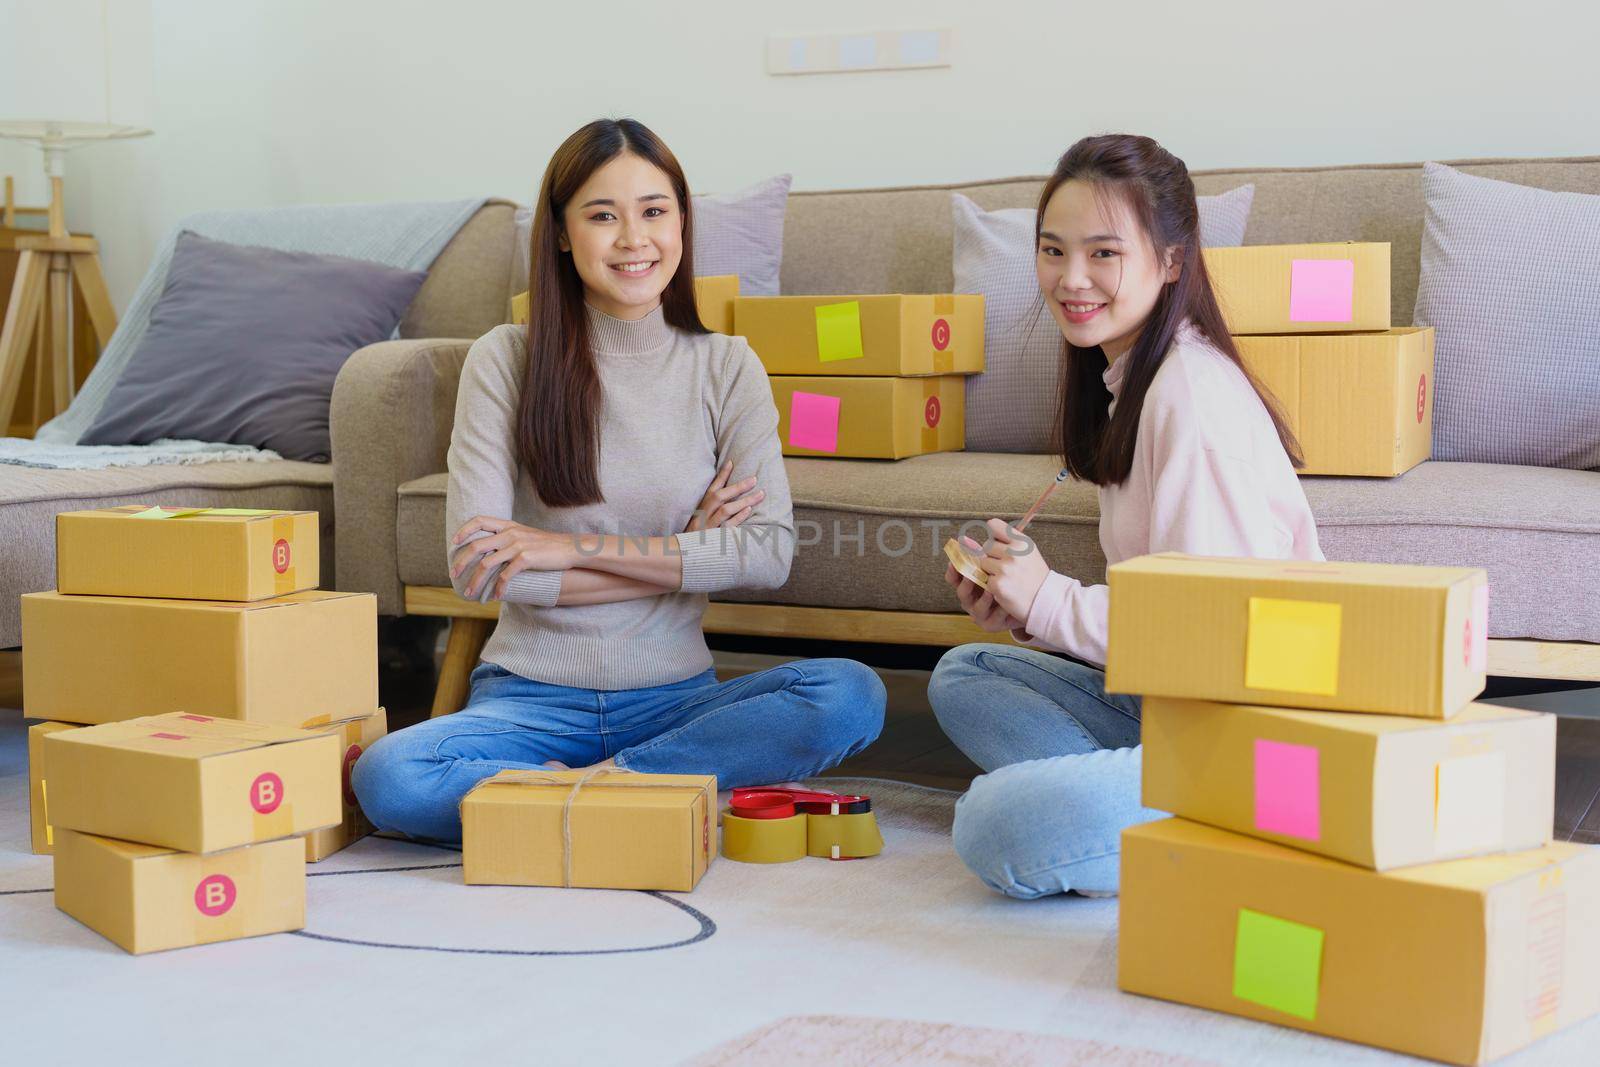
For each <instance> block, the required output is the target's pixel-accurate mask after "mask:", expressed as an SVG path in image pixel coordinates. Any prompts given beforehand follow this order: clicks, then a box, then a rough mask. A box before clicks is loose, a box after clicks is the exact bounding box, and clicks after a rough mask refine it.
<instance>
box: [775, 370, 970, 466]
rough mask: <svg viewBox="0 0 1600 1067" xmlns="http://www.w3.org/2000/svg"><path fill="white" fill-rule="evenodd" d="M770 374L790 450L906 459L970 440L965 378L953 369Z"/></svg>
mask: <svg viewBox="0 0 1600 1067" xmlns="http://www.w3.org/2000/svg"><path fill="white" fill-rule="evenodd" d="M768 381H769V382H770V383H771V385H772V400H773V403H774V404H775V405H777V408H778V439H779V440H780V441H781V442H782V444H783V454H784V455H786V456H849V457H854V458H858V459H903V458H905V457H907V456H920V455H924V454H926V453H929V452H957V451H960V450H961V449H962V448H963V447H964V446H965V444H966V421H965V413H966V395H967V394H966V384H965V382H964V381H963V379H961V378H959V377H956V376H955V375H940V376H937V377H930V378H827V377H800V376H793V377H790V376H781V375H779V376H773V377H771V378H769V379H768Z"/></svg>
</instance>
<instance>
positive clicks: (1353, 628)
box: [1106, 553, 1489, 719]
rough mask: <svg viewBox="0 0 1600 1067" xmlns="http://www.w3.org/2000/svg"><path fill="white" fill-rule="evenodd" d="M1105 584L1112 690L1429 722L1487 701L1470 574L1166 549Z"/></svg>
mask: <svg viewBox="0 0 1600 1067" xmlns="http://www.w3.org/2000/svg"><path fill="white" fill-rule="evenodd" d="M1107 581H1108V584H1109V585H1110V589H1111V607H1110V620H1109V646H1108V652H1107V662H1106V688H1107V690H1108V691H1110V692H1114V693H1137V694H1140V695H1142V696H1167V697H1189V698H1193V699H1198V700H1221V701H1233V702H1238V703H1247V704H1267V705H1281V706H1285V707H1295V708H1318V709H1324V710H1330V711H1362V712H1372V713H1377V714H1387V715H1409V716H1414V717H1418V718H1427V719H1447V718H1449V717H1450V716H1452V715H1454V714H1455V713H1456V712H1458V711H1460V710H1461V709H1462V708H1463V707H1465V706H1466V705H1467V703H1468V702H1469V701H1471V700H1472V699H1473V698H1474V697H1476V696H1477V695H1478V694H1479V693H1481V692H1483V687H1484V683H1485V680H1486V670H1487V665H1488V612H1489V607H1488V604H1489V601H1488V585H1487V579H1486V575H1485V574H1484V572H1483V571H1482V570H1479V569H1476V568H1467V567H1416V566H1406V565H1401V564H1386V563H1321V562H1315V563H1314V562H1306V561H1298V560H1261V559H1221V558H1208V557H1199V556H1186V555H1182V554H1179V553H1161V554H1157V555H1150V556H1139V557H1136V558H1134V559H1130V560H1126V561H1124V562H1122V563H1118V564H1114V565H1113V566H1111V567H1110V568H1109V569H1108V570H1107Z"/></svg>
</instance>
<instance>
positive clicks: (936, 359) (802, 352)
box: [733, 294, 983, 377]
mask: <svg viewBox="0 0 1600 1067" xmlns="http://www.w3.org/2000/svg"><path fill="white" fill-rule="evenodd" d="M733 328H734V332H735V333H736V334H739V335H741V336H743V337H744V338H745V339H746V340H747V341H749V342H750V347H751V348H753V349H755V353H756V355H757V356H759V357H760V358H761V362H762V364H763V365H764V366H765V367H766V368H767V373H768V374H804V375H817V374H825V375H863V376H868V377H897V376H908V375H909V376H917V375H927V374H978V373H980V372H982V370H983V297H982V296H972V295H950V294H944V295H921V294H884V295H877V296H741V297H739V298H738V299H737V300H735V301H734V303H733Z"/></svg>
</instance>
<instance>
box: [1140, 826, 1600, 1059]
mask: <svg viewBox="0 0 1600 1067" xmlns="http://www.w3.org/2000/svg"><path fill="white" fill-rule="evenodd" d="M1118 927H1119V930H1120V933H1119V935H1118V966H1117V984H1118V985H1119V986H1121V988H1123V989H1125V990H1127V991H1128V992H1130V993H1143V994H1145V995H1146V996H1153V997H1161V998H1162V999H1164V1000H1175V1001H1178V1002H1180V1003H1183V1004H1192V1005H1195V1006H1197V1007H1202V1008H1210V1009H1212V1010H1215V1011H1224V1012H1229V1013H1231V1014H1234V1015H1243V1016H1247V1017H1249V1018H1252V1019H1263V1020H1266V1021H1269V1022H1275V1023H1279V1024H1281V1025H1284V1026H1292V1027H1294V1028H1296V1029H1300V1030H1311V1031H1315V1032H1316V1033H1319V1034H1328V1035H1330V1036H1333V1037H1341V1038H1345V1039H1347V1040H1351V1041H1360V1042H1363V1043H1365V1044H1369V1045H1379V1046H1381V1047H1383V1048H1388V1049H1394V1050H1396V1051H1400V1052H1409V1053H1412V1054H1414V1055H1419V1056H1430V1057H1432V1058H1434V1059H1439V1060H1445V1061H1447V1062H1450V1063H1460V1064H1478V1063H1485V1062H1487V1061H1489V1060H1492V1059H1494V1058H1496V1057H1498V1056H1502V1055H1505V1054H1506V1053H1508V1052H1511V1051H1513V1050H1515V1049H1518V1048H1521V1047H1522V1046H1524V1045H1527V1044H1529V1043H1530V1042H1532V1041H1535V1040H1537V1039H1538V1038H1540V1037H1543V1036H1544V1035H1546V1034H1548V1033H1551V1032H1552V1031H1554V1030H1557V1029H1560V1028H1561V1027H1564V1026H1568V1025H1570V1024H1572V1023H1575V1022H1577V1021H1578V1020H1580V1019H1583V1018H1586V1017H1588V1016H1590V1015H1592V1014H1594V1013H1595V1011H1596V1010H1597V1009H1600V849H1596V848H1593V847H1589V846H1584V845H1574V844H1569V843H1565V842H1563V843H1559V844H1554V845H1547V846H1545V847H1544V848H1540V849H1534V850H1533V851H1531V852H1514V853H1508V854H1503V855H1498V856H1485V857H1480V858H1478V859H1470V860H1454V861H1452V862H1449V863H1434V864H1429V865H1427V866H1424V867H1411V868H1407V869H1406V870H1402V871H1391V872H1389V873H1387V874H1378V873H1375V872H1373V871H1367V870H1363V869H1362V868H1360V867H1353V866H1350V865H1349V864H1344V863H1339V862H1338V861H1336V860H1330V859H1325V858H1323V857H1321V856H1314V855H1312V854H1310V853H1309V852H1301V851H1299V850H1298V849H1292V848H1285V847H1283V846H1282V845H1274V844H1271V843H1269V842H1266V841H1257V840H1255V839H1254V838H1249V837H1243V836H1241V835H1239V834H1232V833H1228V832H1227V831H1225V830H1217V829H1214V828H1212V827H1209V826H1202V825H1200V824H1199V823H1194V822H1189V821H1187V820H1184V819H1165V820H1161V821H1158V822H1153V823H1145V824H1144V825H1142V826H1135V827H1133V828H1132V829H1129V830H1127V831H1125V832H1124V833H1123V835H1122V900H1121V918H1120V921H1119V924H1118Z"/></svg>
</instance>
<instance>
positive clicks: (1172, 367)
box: [928, 134, 1322, 898]
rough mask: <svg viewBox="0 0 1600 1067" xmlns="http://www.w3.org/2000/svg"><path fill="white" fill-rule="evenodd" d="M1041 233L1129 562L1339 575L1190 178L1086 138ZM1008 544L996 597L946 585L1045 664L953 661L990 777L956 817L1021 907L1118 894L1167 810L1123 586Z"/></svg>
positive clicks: (1068, 458)
mask: <svg viewBox="0 0 1600 1067" xmlns="http://www.w3.org/2000/svg"><path fill="white" fill-rule="evenodd" d="M1036 236H1037V243H1036V253H1037V255H1036V264H1037V269H1038V277H1039V289H1040V292H1041V294H1042V295H1043V298H1044V302H1045V305H1046V306H1047V307H1048V308H1049V309H1050V314H1051V315H1052V316H1053V317H1054V318H1055V321H1056V324H1057V326H1059V327H1060V330H1061V335H1062V337H1063V339H1064V344H1063V346H1062V349H1063V356H1062V359H1063V367H1062V392H1061V398H1060V409H1059V410H1060V416H1061V417H1060V425H1061V430H1060V433H1061V438H1060V442H1059V443H1060V445H1061V453H1062V456H1063V459H1064V462H1065V465H1066V468H1067V469H1068V470H1069V471H1070V472H1071V473H1072V475H1073V476H1074V477H1077V478H1081V479H1084V480H1086V481H1091V482H1094V483H1095V484H1096V485H1097V486H1099V495H1100V545H1101V548H1102V549H1103V550H1104V551H1105V556H1106V560H1107V562H1108V563H1116V562H1118V561H1120V560H1124V559H1127V558H1129V557H1131V556H1138V555H1143V554H1145V553H1148V552H1168V551H1177V552H1188V553H1192V554H1195V555H1207V556H1257V557H1264V558H1278V559H1283V558H1293V559H1311V560H1320V559H1321V558H1322V551H1321V549H1319V548H1318V546H1317V530H1316V525H1315V523H1314V522H1313V521H1312V518H1311V512H1310V509H1309V508H1308V507H1307V505H1306V498H1305V494H1304V493H1303V492H1302V491H1301V488H1300V482H1299V479H1298V478H1297V476H1296V475H1295V471H1294V468H1295V466H1297V465H1299V463H1300V452H1299V445H1298V444H1297V443H1296V441H1295V439H1294V436H1293V434H1292V433H1291V432H1290V431H1289V429H1288V427H1287V426H1286V425H1285V423H1284V421H1283V419H1282V417H1281V416H1280V415H1279V413H1278V412H1277V410H1276V406H1275V404H1274V402H1273V401H1272V398H1271V397H1270V395H1269V394H1268V393H1267V392H1266V391H1265V390H1264V389H1262V388H1261V387H1260V386H1259V385H1257V384H1256V383H1255V381H1254V380H1253V379H1252V378H1251V376H1250V375H1249V373H1248V372H1247V371H1246V370H1245V369H1244V367H1243V365H1242V364H1241V362H1240V360H1239V354H1238V352H1237V350H1236V349H1235V348H1234V345H1233V342H1232V340H1231V338H1229V336H1228V332H1227V327H1226V325H1225V323H1224V322H1223V318H1222V313H1221V311H1220V309H1219V308H1218V306H1217V300H1216V296H1215V295H1214V294H1213V293H1212V291H1211V282H1210V280H1209V278H1208V277H1207V275H1206V269H1205V261H1204V260H1203V259H1202V258H1201V255H1200V215H1199V208H1198V206H1197V204H1196V202H1195V193H1194V183H1193V182H1192V181H1191V180H1190V178H1189V172H1188V169H1187V168H1186V167H1185V166H1184V164H1183V161H1182V160H1180V159H1178V158H1177V157H1176V156H1174V155H1172V154H1171V153H1170V152H1167V151H1166V150H1165V149H1163V148H1162V147H1161V146H1160V145H1158V144H1157V143H1156V142H1154V141H1152V140H1151V139H1149V138H1148V137H1133V136H1128V135H1124V134H1116V135H1107V136H1102V137H1088V138H1085V139H1083V140H1081V141H1079V142H1078V143H1077V144H1075V145H1073V146H1072V147H1071V148H1070V149H1068V150H1067V153H1066V154H1065V155H1063V156H1062V157H1061V160H1060V162H1059V163H1058V164H1057V165H1056V169H1055V173H1054V174H1052V175H1051V177H1050V180H1049V181H1048V182H1046V183H1045V187H1044V191H1043V193H1042V194H1041V195H1040V198H1039V218H1038V223H1037V225H1036ZM989 530H990V538H989V541H988V543H987V544H985V545H983V546H979V545H977V544H975V543H970V542H969V544H968V547H969V548H970V549H972V550H973V551H975V552H979V553H981V557H982V558H981V559H980V561H979V562H980V565H981V567H982V568H983V570H984V571H985V572H986V573H987V574H988V576H989V581H988V589H987V591H985V590H984V589H982V588H980V587H979V586H978V585H976V584H975V583H974V582H972V581H970V580H968V579H966V578H963V577H962V576H961V575H960V574H959V573H958V572H957V571H956V570H955V569H954V568H953V567H951V568H948V569H947V570H946V572H945V579H946V581H948V582H949V583H950V584H951V585H952V586H954V587H955V589H956V595H957V597H958V598H959V599H960V601H961V606H962V607H963V608H964V609H966V611H967V613H968V614H970V615H971V616H972V618H973V619H974V620H975V621H976V622H977V623H978V624H979V625H980V626H982V627H983V628H984V629H985V630H989V631H999V630H1002V629H1009V630H1010V631H1011V632H1012V635H1013V636H1014V637H1015V638H1016V639H1017V640H1018V641H1020V642H1022V643H1023V644H1024V645H1027V646H1029V647H1026V648H1015V647H1009V646H1007V645H998V644H971V645H963V646H961V647H959V648H954V649H951V650H950V652H949V653H947V654H946V655H945V656H944V658H943V659H942V660H940V662H939V666H938V668H937V669H936V670H935V671H934V674H933V679H932V681H931V683H930V684H929V687H928V698H929V700H930V701H931V702H932V704H933V710H934V712H935V713H936V714H937V715H938V717H939V723H940V725H941V726H943V727H944V730H945V732H946V733H947V734H949V735H950V737H951V739H952V740H954V741H955V743H956V745H957V746H959V747H960V748H961V750H962V751H963V752H965V753H966V754H967V755H968V756H969V757H970V758H971V759H972V760H973V761H974V762H975V763H977V764H978V765H979V766H980V767H982V768H983V769H984V771H986V772H988V773H986V774H984V775H982V776H980V777H979V778H978V779H976V780H975V781H974V782H973V783H972V789H971V790H970V791H969V792H968V793H967V795H966V796H964V797H962V798H961V801H960V802H959V803H958V804H957V806H956V819H955V828H954V837H955V845H956V850H957V852H958V853H959V854H960V855H961V858H962V860H963V861H965V862H966V864H967V865H968V866H969V867H971V868H972V870H973V871H974V872H975V873H976V874H977V875H978V877H980V878H981V879H983V881H984V882H985V883H986V884H988V885H989V886H990V887H992V888H993V889H996V890H998V891H999V892H1002V893H1005V894H1007V895H1008V896H1014V897H1024V898H1032V897H1039V896H1045V895H1048V894H1052V893H1065V892H1068V891H1075V892H1078V893H1082V894H1085V895H1091V896H1103V895H1111V894H1114V893H1115V892H1116V891H1117V884H1118V883H1117V879H1118V848H1119V841H1120V837H1121V834H1122V831H1123V829H1124V828H1126V827H1127V826H1130V825H1132V824H1134V823H1138V822H1144V821H1146V820H1149V819H1153V818H1158V817H1159V816H1160V814H1161V813H1160V812H1156V811H1152V810H1150V809H1147V808H1144V807H1142V806H1141V805H1140V803H1139V788H1140V786H1139V777H1140V774H1139V771H1140V751H1139V747H1138V746H1139V709H1140V705H1139V698H1137V697H1133V696H1126V695H1112V694H1108V693H1107V692H1106V691H1105V674H1104V672H1103V671H1102V670H1101V669H1100V668H1101V667H1103V666H1104V664H1105V660H1106V615H1107V605H1108V603H1109V590H1108V588H1107V587H1106V586H1104V585H1085V584H1084V583H1082V582H1080V581H1078V580H1077V579H1076V578H1074V577H1072V576H1070V575H1066V574H1061V573H1059V572H1057V571H1052V570H1051V569H1050V566H1049V564H1048V562H1046V561H1045V560H1044V559H1043V558H1042V556H1041V555H1040V553H1039V552H1038V551H1036V550H1035V548H1034V545H1033V543H1032V541H1031V540H1029V539H1028V538H1027V537H1026V536H1024V535H1022V534H1020V533H1018V532H1016V531H1015V530H1013V529H1012V528H1011V527H1010V526H1008V525H1007V524H1006V523H1005V522H1004V521H1002V520H1000V519H990V520H989ZM1036 650H1037V651H1036ZM1054 653H1064V654H1065V656H1063V655H1057V654H1054ZM1065 657H1071V658H1065Z"/></svg>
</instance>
